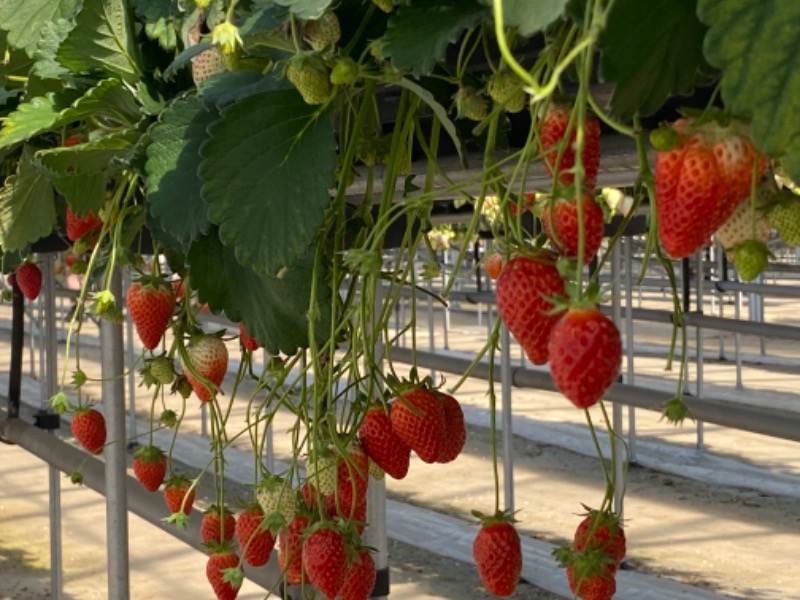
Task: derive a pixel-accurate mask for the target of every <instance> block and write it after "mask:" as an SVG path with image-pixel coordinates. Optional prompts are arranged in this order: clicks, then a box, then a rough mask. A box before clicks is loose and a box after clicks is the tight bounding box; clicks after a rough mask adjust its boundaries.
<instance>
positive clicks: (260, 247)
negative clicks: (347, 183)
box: [200, 90, 336, 273]
mask: <svg viewBox="0 0 800 600" xmlns="http://www.w3.org/2000/svg"><path fill="white" fill-rule="evenodd" d="M209 129H210V133H211V139H209V140H208V141H207V142H206V143H205V144H203V146H202V147H201V149H200V151H201V154H202V156H203V162H202V164H201V165H200V178H201V179H202V180H203V190H202V193H203V198H204V199H205V200H206V202H208V204H209V206H210V213H209V216H210V220H211V222H212V223H216V224H217V225H219V228H220V239H221V240H222V242H223V243H224V244H226V245H228V246H230V247H232V248H233V249H234V250H235V252H236V258H237V259H238V260H239V262H241V263H242V264H243V265H246V266H248V267H250V268H252V269H254V270H256V271H259V272H264V273H277V272H278V271H279V270H280V269H281V268H283V267H286V266H290V265H292V264H293V263H294V262H295V261H296V260H297V259H298V258H299V257H300V256H301V255H303V254H304V253H305V251H306V248H307V247H308V246H309V244H311V243H312V240H313V239H314V237H315V236H317V235H318V233H319V228H320V226H321V225H322V222H323V218H324V213H325V209H326V208H327V206H328V204H329V203H330V196H329V192H328V190H329V189H330V188H331V187H332V186H333V183H334V180H333V175H334V171H335V168H336V146H335V140H334V135H333V126H332V124H331V121H330V118H329V116H328V114H327V113H322V114H320V113H319V112H318V109H317V108H316V107H313V106H309V105H308V104H306V103H305V102H303V100H302V98H301V97H300V95H299V94H298V93H297V92H295V91H294V90H278V91H271V92H264V93H262V94H257V95H254V96H249V97H247V98H245V99H244V100H242V101H240V102H237V103H235V104H232V105H230V106H228V107H226V108H225V109H224V110H223V111H222V118H221V119H220V120H219V121H217V122H216V123H214V124H212V125H211V127H210V128H209Z"/></svg>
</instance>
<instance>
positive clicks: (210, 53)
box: [186, 12, 226, 87]
mask: <svg viewBox="0 0 800 600" xmlns="http://www.w3.org/2000/svg"><path fill="white" fill-rule="evenodd" d="M202 16H203V15H202V12H201V13H200V14H199V15H198V18H197V21H195V23H194V24H193V25H192V26H191V27H190V28H189V29H188V30H187V32H186V47H187V48H188V47H190V46H194V45H195V44H197V43H199V42H200V38H201V37H202V35H201V27H202V24H203V19H202ZM225 69H226V67H225V58H224V57H223V56H222V52H220V49H219V47H217V46H213V47H212V48H209V49H208V50H204V51H203V52H201V53H200V54H198V55H196V56H193V57H192V80H193V81H194V84H195V86H197V87H200V84H201V83H203V82H204V81H205V80H206V79H208V78H209V77H211V76H212V75H216V74H217V73H221V72H223V71H225Z"/></svg>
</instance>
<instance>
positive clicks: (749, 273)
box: [733, 240, 769, 281]
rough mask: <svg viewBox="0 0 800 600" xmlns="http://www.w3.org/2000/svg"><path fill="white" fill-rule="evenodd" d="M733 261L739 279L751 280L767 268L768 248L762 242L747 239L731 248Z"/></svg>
mask: <svg viewBox="0 0 800 600" xmlns="http://www.w3.org/2000/svg"><path fill="white" fill-rule="evenodd" d="M733 261H734V262H735V263H736V270H737V271H739V279H741V280H742V281H752V280H753V279H755V278H756V277H758V275H759V274H760V273H761V272H762V271H763V270H764V269H766V268H767V265H768V264H769V249H768V248H767V245H766V244H765V243H764V242H760V241H758V240H747V241H745V242H742V243H741V244H737V245H736V246H735V247H734V248H733Z"/></svg>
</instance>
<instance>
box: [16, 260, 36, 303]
mask: <svg viewBox="0 0 800 600" xmlns="http://www.w3.org/2000/svg"><path fill="white" fill-rule="evenodd" d="M15 278H16V280H17V286H18V287H19V289H20V291H21V292H22V293H23V295H24V296H25V297H26V298H27V299H28V300H36V298H38V297H39V292H41V291H42V271H41V269H39V267H37V266H36V265H35V264H34V263H32V262H24V263H22V265H20V266H19V267H18V268H17V272H16V273H15Z"/></svg>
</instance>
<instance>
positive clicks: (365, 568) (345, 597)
mask: <svg viewBox="0 0 800 600" xmlns="http://www.w3.org/2000/svg"><path fill="white" fill-rule="evenodd" d="M376 578H377V575H376V571H375V561H374V560H373V559H372V555H371V554H370V553H369V550H367V549H366V548H360V549H359V550H358V552H357V554H356V555H355V557H353V560H352V561H351V562H350V565H349V566H348V567H347V575H346V576H345V579H344V585H343V586H342V589H341V590H339V598H341V600H367V598H369V596H370V594H371V593H372V588H374V587H375V579H376Z"/></svg>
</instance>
